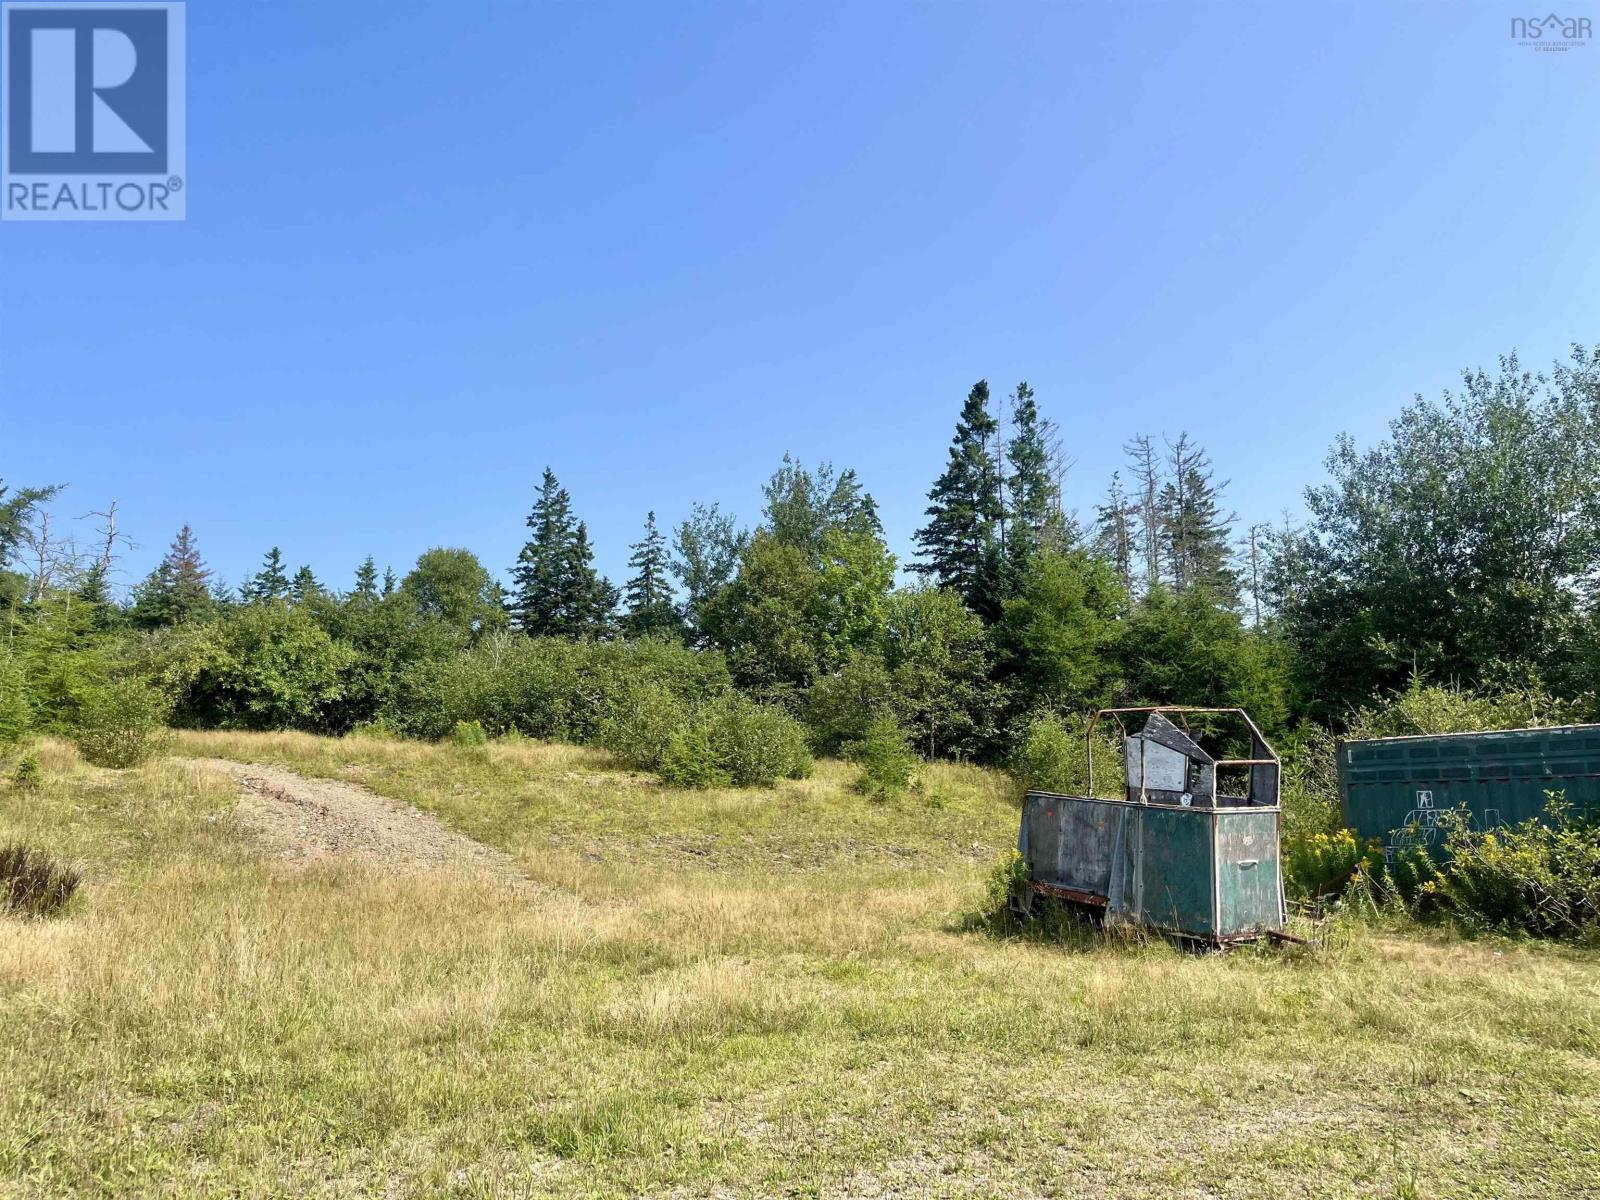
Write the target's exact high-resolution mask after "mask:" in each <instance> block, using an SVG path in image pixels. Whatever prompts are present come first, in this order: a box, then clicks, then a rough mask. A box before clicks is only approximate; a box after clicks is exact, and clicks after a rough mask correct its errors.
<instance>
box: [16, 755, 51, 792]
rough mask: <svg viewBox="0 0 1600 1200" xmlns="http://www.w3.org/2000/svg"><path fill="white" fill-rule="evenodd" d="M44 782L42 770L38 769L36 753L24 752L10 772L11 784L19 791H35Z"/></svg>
mask: <svg viewBox="0 0 1600 1200" xmlns="http://www.w3.org/2000/svg"><path fill="white" fill-rule="evenodd" d="M43 782H44V772H43V771H41V770H40V769H39V756H38V755H37V754H24V755H23V756H22V758H21V759H20V760H19V761H18V762H17V765H16V769H15V770H13V771H12V772H11V786H12V787H14V788H16V789H17V791H19V792H36V791H38V790H39V786H40V785H41V784H42V783H43Z"/></svg>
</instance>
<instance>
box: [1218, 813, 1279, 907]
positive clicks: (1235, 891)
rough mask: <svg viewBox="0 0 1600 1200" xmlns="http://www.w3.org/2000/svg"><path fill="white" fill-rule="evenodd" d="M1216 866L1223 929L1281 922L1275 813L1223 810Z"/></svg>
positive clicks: (1219, 821)
mask: <svg viewBox="0 0 1600 1200" xmlns="http://www.w3.org/2000/svg"><path fill="white" fill-rule="evenodd" d="M1216 870H1217V900H1218V909H1219V912H1218V921H1219V924H1218V927H1217V932H1218V933H1219V934H1220V935H1222V936H1223V937H1236V936H1238V935H1239V934H1243V933H1258V932H1261V931H1263V930H1267V929H1277V928H1278V927H1279V926H1281V925H1282V923H1283V910H1282V903H1283V898H1282V888H1281V887H1280V885H1279V880H1280V878H1281V875H1280V864H1279V861H1278V814H1277V813H1275V812H1263V811H1261V810H1260V809H1250V808H1234V809H1223V810H1221V811H1219V812H1218V813H1217V867H1216Z"/></svg>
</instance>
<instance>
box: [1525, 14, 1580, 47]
mask: <svg viewBox="0 0 1600 1200" xmlns="http://www.w3.org/2000/svg"><path fill="white" fill-rule="evenodd" d="M1593 36H1594V29H1593V27H1592V25H1591V23H1590V21H1589V18H1588V17H1563V16H1559V15H1557V14H1556V13H1549V14H1547V15H1545V16H1542V17H1512V18H1511V39H1512V40H1513V41H1514V42H1516V43H1517V45H1519V46H1527V47H1528V48H1529V49H1530V50H1573V49H1576V48H1578V47H1580V46H1585V45H1588V42H1589V39H1590V38H1591V37H1593Z"/></svg>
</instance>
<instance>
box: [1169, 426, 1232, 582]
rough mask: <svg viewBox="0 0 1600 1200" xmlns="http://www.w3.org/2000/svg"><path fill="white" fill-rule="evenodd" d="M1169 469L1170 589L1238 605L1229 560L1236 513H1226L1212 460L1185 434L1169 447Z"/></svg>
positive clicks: (1224, 486)
mask: <svg viewBox="0 0 1600 1200" xmlns="http://www.w3.org/2000/svg"><path fill="white" fill-rule="evenodd" d="M1167 471H1168V476H1167V483H1166V485H1165V486H1164V487H1163V488H1162V492H1161V506H1162V510H1163V511H1162V522H1163V526H1164V530H1165V535H1166V537H1165V540H1166V554H1167V562H1168V565H1169V570H1170V573H1171V579H1172V585H1173V588H1174V589H1175V590H1176V591H1178V592H1180V593H1184V592H1190V591H1197V592H1201V593H1204V594H1205V595H1206V596H1207V597H1209V598H1210V599H1211V600H1213V601H1214V602H1216V603H1221V604H1225V605H1228V606H1232V605H1235V604H1237V603H1238V601H1239V578H1238V574H1237V572H1236V571H1235V570H1234V568H1233V563H1232V559H1233V547H1232V531H1233V523H1234V521H1235V519H1236V518H1235V516H1234V514H1233V513H1224V512H1223V511H1222V503H1221V497H1222V491H1223V489H1224V488H1226V487H1227V484H1226V483H1220V484H1219V483H1217V482H1216V481H1215V478H1214V475H1213V472H1212V469H1211V460H1210V459H1209V458H1208V457H1207V456H1206V452H1205V450H1204V449H1203V448H1202V447H1200V446H1199V445H1197V444H1196V443H1195V442H1194V441H1192V440H1191V439H1190V438H1189V435H1188V434H1187V433H1184V434H1180V435H1179V436H1178V440H1177V441H1176V442H1173V443H1172V444H1171V445H1170V446H1169V447H1168V456H1167Z"/></svg>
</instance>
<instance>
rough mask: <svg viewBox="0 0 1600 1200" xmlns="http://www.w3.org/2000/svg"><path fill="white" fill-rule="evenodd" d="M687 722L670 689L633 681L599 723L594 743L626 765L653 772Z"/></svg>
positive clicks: (683, 710) (687, 717)
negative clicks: (597, 741) (596, 741)
mask: <svg viewBox="0 0 1600 1200" xmlns="http://www.w3.org/2000/svg"><path fill="white" fill-rule="evenodd" d="M688 720H689V716H688V713H687V712H686V711H685V709H684V705H683V701H682V700H680V699H679V698H678V697H677V696H676V695H674V694H673V692H672V690H671V689H670V688H668V687H666V686H665V685H664V684H660V683H655V682H652V681H649V680H636V681H633V682H632V683H631V684H630V685H629V686H628V687H627V688H626V689H624V691H623V694H622V695H621V696H620V697H618V699H617V700H616V701H615V702H614V703H613V704H612V706H611V710H610V712H609V713H607V714H606V716H605V717H604V718H603V719H602V720H601V722H600V727H599V733H598V740H599V742H600V745H602V746H603V747H605V748H606V749H607V750H609V751H610V752H611V753H612V754H614V755H616V756H617V757H618V758H619V759H621V760H622V761H623V762H625V763H627V764H628V766H630V767H634V768H636V769H638V770H641V771H655V770H658V769H659V768H660V766H661V762H662V760H663V758H665V756H666V753H667V748H668V747H669V746H671V745H672V739H673V738H674V737H675V736H676V735H677V734H678V732H679V731H680V730H682V729H683V727H684V725H685V724H687V723H688Z"/></svg>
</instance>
